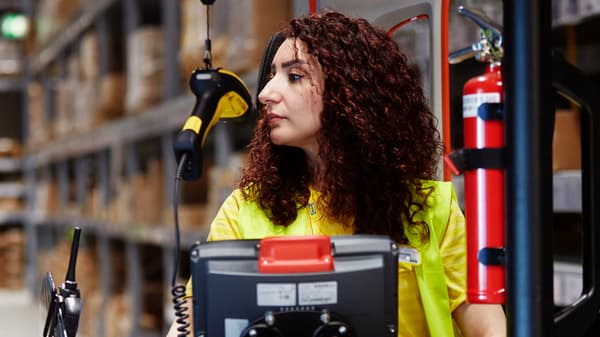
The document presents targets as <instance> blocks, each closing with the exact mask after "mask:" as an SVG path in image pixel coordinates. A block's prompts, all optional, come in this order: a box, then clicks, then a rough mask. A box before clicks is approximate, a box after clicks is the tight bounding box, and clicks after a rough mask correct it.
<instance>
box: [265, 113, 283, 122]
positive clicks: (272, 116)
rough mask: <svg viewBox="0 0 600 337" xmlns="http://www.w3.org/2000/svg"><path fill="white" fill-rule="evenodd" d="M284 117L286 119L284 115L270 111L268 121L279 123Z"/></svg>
mask: <svg viewBox="0 0 600 337" xmlns="http://www.w3.org/2000/svg"><path fill="white" fill-rule="evenodd" d="M282 119H284V117H282V116H280V115H278V114H275V113H269V114H268V115H267V122H269V124H272V123H277V122H279V121H280V120H282Z"/></svg>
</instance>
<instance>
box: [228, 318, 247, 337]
mask: <svg viewBox="0 0 600 337" xmlns="http://www.w3.org/2000/svg"><path fill="white" fill-rule="evenodd" d="M247 326H248V320H247V319H242V318H225V337H240V335H241V334H242V331H244V329H245V328H246V327H247Z"/></svg>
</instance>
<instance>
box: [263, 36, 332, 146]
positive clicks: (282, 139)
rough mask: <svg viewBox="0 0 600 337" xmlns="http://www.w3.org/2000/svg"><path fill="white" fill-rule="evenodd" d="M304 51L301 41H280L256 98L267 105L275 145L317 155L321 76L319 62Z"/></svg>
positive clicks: (321, 96)
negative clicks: (291, 147)
mask: <svg viewBox="0 0 600 337" xmlns="http://www.w3.org/2000/svg"><path fill="white" fill-rule="evenodd" d="M296 41H297V42H296ZM305 50H306V49H305V46H304V44H303V43H302V42H301V41H300V40H294V39H287V40H285V41H284V42H283V43H282V44H281V46H280V47H279V49H278V50H277V53H276V54H275V57H274V58H273V64H272V65H271V78H270V80H269V81H268V82H267V84H266V85H265V87H264V89H263V90H262V91H261V92H260V94H259V95H258V99H259V100H260V102H261V103H262V104H264V105H265V106H266V114H267V115H266V121H267V123H268V125H269V127H270V128H271V133H270V136H271V141H272V142H273V143H274V144H276V145H288V146H295V147H299V148H302V149H304V151H306V152H307V153H308V154H316V153H317V150H318V145H317V138H316V135H317V132H318V131H319V129H320V128H321V112H322V111H323V86H324V79H323V73H322V71H321V67H320V65H319V64H318V62H317V61H316V59H315V58H314V57H312V56H310V55H308V54H307V53H306V52H305Z"/></svg>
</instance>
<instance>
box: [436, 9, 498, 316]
mask: <svg viewBox="0 0 600 337" xmlns="http://www.w3.org/2000/svg"><path fill="white" fill-rule="evenodd" d="M459 13H460V14H463V15H465V16H466V17H467V18H469V19H471V20H473V21H475V22H476V23H477V24H478V25H479V27H480V28H481V39H480V41H479V42H478V43H475V44H473V45H472V46H471V47H468V48H465V49H462V50H459V51H457V52H456V53H452V54H451V55H450V57H449V61H450V63H458V62H461V61H463V60H465V59H467V58H470V57H475V58H476V59H477V60H479V61H482V62H485V63H486V64H487V67H486V69H485V72H484V73H483V74H481V75H479V76H476V77H473V78H471V79H470V80H468V81H467V83H466V84H465V85H464V88H463V123H464V125H463V132H464V148H463V149H460V150H457V151H454V152H453V153H451V154H450V155H449V156H448V158H447V159H449V160H447V163H448V164H450V166H451V167H452V168H453V171H455V173H457V172H462V173H463V174H464V211H465V220H466V225H467V233H466V235H467V300H468V301H469V302H471V303H498V304H501V303H504V299H505V265H504V261H505V259H504V246H505V245H504V236H505V234H504V228H505V215H504V214H505V213H504V161H503V151H504V150H503V149H504V121H503V113H502V102H503V96H504V93H503V91H504V88H503V84H502V64H501V59H502V33H501V30H500V29H499V28H498V27H496V26H495V25H494V24H492V23H491V22H490V21H489V20H487V19H484V17H483V15H480V14H475V13H474V12H472V11H470V10H468V9H466V8H464V7H459Z"/></svg>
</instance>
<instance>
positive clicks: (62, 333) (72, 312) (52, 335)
mask: <svg viewBox="0 0 600 337" xmlns="http://www.w3.org/2000/svg"><path fill="white" fill-rule="evenodd" d="M80 236H81V228H79V227H75V230H74V235H73V242H72V244H71V255H70V257H69V266H68V267H67V274H66V276H65V282H64V283H63V284H61V285H60V287H58V288H56V287H55V285H54V279H53V278H52V273H51V272H48V273H46V277H45V279H44V280H43V281H42V289H41V290H42V291H41V296H42V299H41V300H42V303H44V304H45V305H46V307H47V311H48V313H47V316H46V323H45V324H44V331H43V335H42V336H43V337H75V336H76V335H77V329H78V327H79V317H80V315H81V307H82V302H81V293H80V291H79V288H77V282H76V281H75V266H76V264H77V252H78V250H79V238H80Z"/></svg>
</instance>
